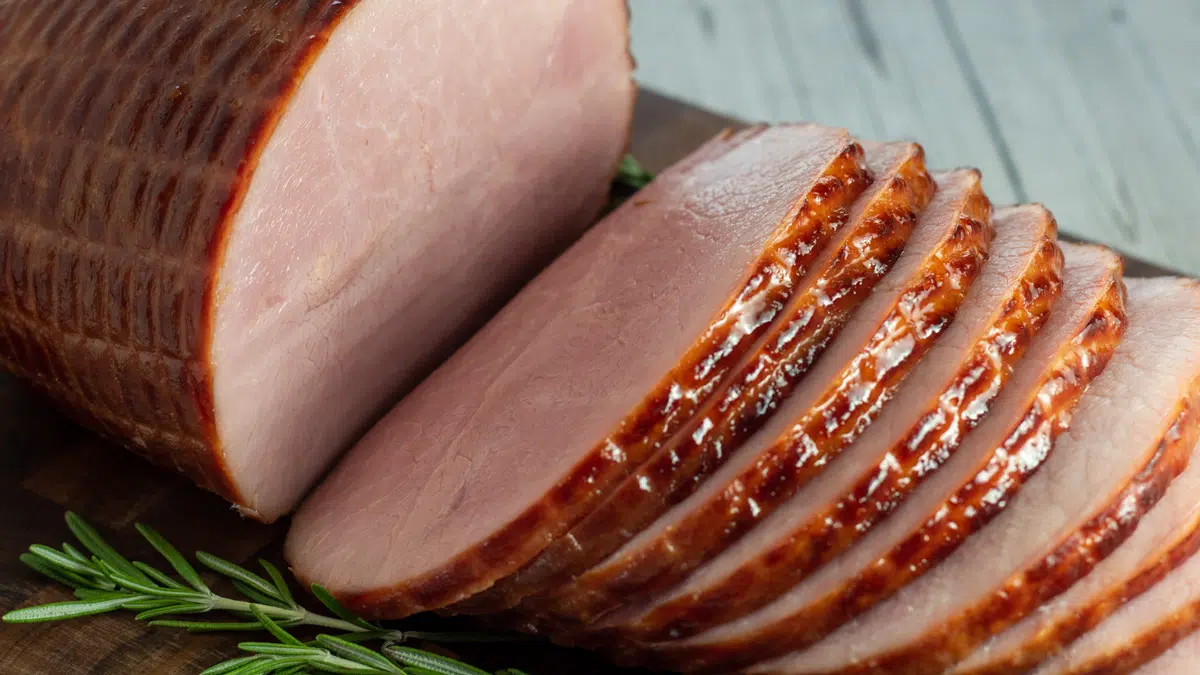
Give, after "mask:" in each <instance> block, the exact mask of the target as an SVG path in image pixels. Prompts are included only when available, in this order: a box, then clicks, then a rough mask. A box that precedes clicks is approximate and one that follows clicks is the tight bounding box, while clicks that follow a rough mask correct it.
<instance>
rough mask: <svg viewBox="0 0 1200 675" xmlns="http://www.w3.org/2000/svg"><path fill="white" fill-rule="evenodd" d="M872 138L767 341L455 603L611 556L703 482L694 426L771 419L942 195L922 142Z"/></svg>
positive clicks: (718, 432)
mask: <svg viewBox="0 0 1200 675" xmlns="http://www.w3.org/2000/svg"><path fill="white" fill-rule="evenodd" d="M865 147H866V151H867V164H868V168H869V169H870V170H871V173H872V175H873V176H874V179H875V182H874V183H873V184H872V186H871V187H870V189H868V190H867V191H866V192H864V193H863V194H862V195H861V196H860V197H859V199H858V200H857V201H856V202H855V203H854V207H853V209H852V210H851V214H850V218H849V222H848V223H847V224H846V225H845V226H844V227H843V228H842V231H841V232H839V233H838V235H837V238H836V240H835V241H833V242H831V244H830V245H829V246H828V247H827V250H826V251H825V252H824V253H823V254H822V255H821V257H820V258H818V260H817V261H816V262H815V263H814V264H813V267H812V270H811V271H810V272H809V274H808V275H807V276H806V277H805V278H804V279H803V280H802V281H801V282H800V284H799V286H798V288H797V290H796V292H795V294H794V296H793V297H792V299H791V301H790V302H789V303H788V305H787V307H786V308H785V309H783V310H782V311H781V312H780V315H779V318H778V319H776V320H775V323H774V325H773V326H772V327H771V331H770V333H768V334H767V336H766V337H765V338H764V339H763V342H762V344H761V345H760V346H759V347H758V348H757V349H756V350H754V351H753V352H752V353H751V354H750V355H748V357H747V359H746V360H745V362H744V363H742V364H741V365H739V366H738V368H737V369H736V370H735V372H734V373H733V375H732V376H731V377H730V378H729V380H728V381H727V382H726V383H725V384H724V385H723V386H722V388H721V390H720V391H717V392H716V393H715V394H714V395H713V396H712V397H711V399H710V401H709V403H708V405H707V406H705V408H703V409H701V410H700V411H699V412H698V413H697V415H696V418H695V419H694V420H693V421H692V422H691V423H690V424H689V425H688V426H687V427H685V428H684V429H683V430H681V431H680V432H679V433H678V434H677V435H676V437H675V438H674V439H672V440H670V441H667V442H666V443H665V444H663V445H662V447H660V448H658V449H657V450H656V451H655V452H654V454H653V455H652V456H651V457H650V458H649V459H648V460H647V461H646V462H645V463H644V464H643V465H642V466H641V467H639V468H638V470H637V471H635V472H634V473H633V474H632V475H630V476H629V477H627V478H626V479H625V480H624V482H623V483H622V484H621V486H620V487H619V488H618V489H617V490H616V491H614V492H613V494H611V495H609V496H608V498H607V499H606V500H605V501H604V502H603V503H601V504H600V505H599V506H597V507H596V509H595V510H593V511H592V512H591V513H590V514H588V516H587V517H586V518H584V519H583V520H581V521H580V522H579V523H578V524H577V525H576V526H575V527H573V528H571V530H570V531H569V532H568V533H567V534H566V535H564V536H562V537H559V538H558V539H557V540H556V541H555V542H554V543H553V544H551V545H550V546H547V547H546V549H545V550H544V551H542V552H541V553H540V554H539V555H538V556H537V557H536V558H534V559H533V560H532V561H530V563H529V564H527V565H526V566H525V567H524V568H522V569H521V570H520V571H519V572H517V573H516V574H514V575H512V576H510V577H508V578H506V579H503V580H501V581H500V582H498V583H497V584H496V585H495V586H493V587H492V588H490V589H488V590H487V591H484V592H483V593H480V594H477V595H475V596H473V597H471V598H468V599H467V600H466V601H464V602H462V603H459V604H458V605H455V606H453V607H451V608H450V609H451V611H456V612H469V613H480V612H491V611H495V610H497V609H506V608H508V607H511V606H513V605H515V604H516V603H517V602H519V601H520V600H521V599H522V598H524V597H526V596H528V595H531V594H532V593H534V592H536V591H539V590H548V589H553V588H555V587H556V586H557V585H559V584H561V583H563V582H565V581H569V580H570V579H571V578H572V577H573V576H574V575H576V574H579V573H581V572H583V571H585V570H586V569H587V568H588V567H591V566H592V565H594V564H596V563H598V562H600V561H602V560H603V559H604V558H605V557H606V556H607V555H609V554H611V553H612V552H613V551H615V550H616V549H617V548H619V547H620V546H621V545H622V544H624V543H625V542H626V541H628V540H629V538H630V537H632V536H633V535H634V534H636V533H637V532H638V531H640V530H641V529H642V528H644V527H645V526H646V525H647V524H649V523H650V522H652V521H653V520H654V518H655V517H657V516H658V515H659V514H661V513H662V511H663V510H665V509H666V508H667V506H669V505H670V504H671V503H674V502H676V501H679V500H680V499H682V498H683V497H684V496H686V494H685V491H686V490H688V489H691V488H693V487H694V486H695V485H696V484H697V483H698V480H696V479H695V478H692V477H690V476H688V474H687V471H688V469H689V468H690V467H692V466H693V465H694V464H696V461H698V455H699V453H698V452H696V450H697V446H700V447H703V445H700V443H699V442H697V443H691V444H689V443H688V442H687V441H688V439H689V438H690V437H691V436H692V435H693V434H697V433H700V430H702V429H707V430H708V431H707V432H704V433H703V440H702V443H703V444H705V445H717V444H719V447H720V448H721V453H722V455H723V456H729V455H732V454H733V453H734V452H736V450H737V448H738V446H739V445H740V443H741V442H742V440H743V439H745V438H748V437H749V436H751V435H752V434H753V433H754V432H755V431H756V430H757V429H759V428H760V427H761V426H762V424H763V423H765V421H766V420H767V419H769V417H770V415H771V414H772V413H773V412H774V411H775V409H776V407H777V406H775V405H773V403H775V402H776V401H779V400H782V399H784V398H786V397H787V395H789V394H790V393H791V391H792V389H793V388H794V387H795V386H796V385H797V384H798V383H799V382H801V381H802V380H803V379H805V377H806V376H807V375H808V373H809V371H810V369H811V368H812V365H813V363H814V361H815V360H816V359H818V358H819V357H820V355H821V354H822V353H823V351H824V349H825V348H826V346H827V345H828V344H829V342H830V341H831V340H832V339H834V337H835V336H836V335H837V334H838V333H839V331H840V329H841V327H842V326H843V325H844V324H845V323H846V321H847V320H848V319H849V317H850V316H852V315H853V313H854V312H855V310H856V308H857V307H858V305H859V304H860V303H861V302H863V301H864V300H865V299H866V298H867V297H869V296H870V294H871V292H872V290H873V289H875V288H876V286H877V284H878V283H879V282H880V280H881V279H883V278H884V275H886V274H887V273H888V271H889V270H891V268H892V266H893V264H895V262H896V260H897V258H899V257H900V255H901V252H902V251H903V250H904V248H905V244H906V242H907V241H908V238H909V235H910V234H911V233H912V230H913V227H914V225H915V224H916V221H917V217H918V214H919V213H920V212H921V211H922V210H923V209H924V208H925V206H926V205H927V204H928V203H929V200H930V199H931V198H932V196H933V192H934V183H933V179H932V178H931V177H930V176H929V174H928V173H927V172H926V171H925V163H924V153H923V151H922V150H921V148H920V146H918V145H915V144H912V143H894V144H872V143H866V144H865ZM915 245H919V242H918V243H917V244H915ZM681 446H682V447H681ZM716 463H717V462H716V461H711V462H709V463H708V464H709V466H714V465H715V464H716ZM714 468H715V466H714ZM710 470H711V469H710ZM676 477H682V478H678V479H677V478H676Z"/></svg>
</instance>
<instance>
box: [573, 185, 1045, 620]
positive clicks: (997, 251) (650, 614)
mask: <svg viewBox="0 0 1200 675" xmlns="http://www.w3.org/2000/svg"><path fill="white" fill-rule="evenodd" d="M994 220H995V227H996V232H997V235H996V239H995V241H994V242H993V243H992V255H991V257H990V258H989V260H988V263H987V265H986V266H985V267H984V269H983V272H982V274H981V275H980V277H979V279H978V280H976V282H975V284H974V285H973V286H972V288H971V291H970V293H969V294H968V295H967V299H966V301H965V302H964V305H963V308H962V309H961V310H960V311H959V314H958V317H957V318H956V319H955V321H954V323H953V324H951V326H950V328H949V329H948V330H947V331H946V335H945V336H944V337H942V338H941V340H939V341H938V343H937V344H936V345H934V347H933V349H931V350H930V351H929V354H927V355H926V356H925V358H924V359H922V360H921V363H920V364H919V365H918V366H917V367H916V368H915V369H914V370H913V372H912V374H911V375H910V376H909V378H908V380H907V381H906V382H905V384H904V385H903V386H902V387H901V388H900V389H899V390H898V392H897V394H896V400H895V401H894V402H892V403H890V404H888V405H887V406H886V407H885V408H884V409H883V412H882V413H881V414H880V416H879V418H878V419H877V420H876V421H874V422H873V423H872V424H871V426H870V427H868V428H867V430H866V432H865V433H864V434H863V435H862V436H861V437H860V438H859V439H858V440H857V441H854V443H853V444H851V445H850V447H849V448H847V449H846V451H845V453H844V454H843V456H842V457H839V458H838V459H836V460H834V462H833V463H832V464H831V466H830V467H829V469H828V470H827V471H826V473H825V474H824V475H822V477H821V478H820V480H818V481H816V482H814V483H813V485H812V486H811V487H809V488H807V489H805V490H802V491H800V492H799V493H798V494H797V495H796V496H795V497H793V498H792V500H791V501H790V502H789V503H787V504H786V505H785V506H784V507H783V508H781V509H780V510H778V511H777V512H775V513H774V514H773V515H771V516H770V517H769V518H767V519H766V520H765V521H764V522H763V523H762V524H760V525H759V526H758V527H756V528H755V529H754V530H753V531H752V532H751V533H750V534H748V535H747V536H746V537H744V538H743V539H741V540H740V541H739V542H738V543H737V544H736V545H735V546H733V547H731V548H730V549H729V550H728V551H726V552H725V553H723V554H721V555H720V556H718V557H717V558H715V559H714V560H712V561H711V562H710V563H708V564H707V565H705V566H704V567H701V568H700V569H698V570H697V571H696V572H695V573H694V574H693V575H692V576H691V577H689V578H688V579H687V580H686V581H685V582H683V583H681V584H680V585H678V586H677V587H675V588H673V589H671V590H670V591H669V592H668V593H666V594H664V595H663V596H662V597H659V598H655V599H653V600H651V601H649V602H647V603H643V604H640V605H635V606H633V607H631V608H630V609H629V610H626V611H622V612H619V613H617V614H616V615H614V616H609V617H605V618H604V619H603V620H602V621H600V622H598V623H597V625H596V626H595V627H594V628H592V630H600V631H604V630H607V631H612V632H615V633H617V634H619V635H620V636H621V637H622V638H624V639H631V640H639V641H646V642H652V641H657V640H668V639H680V638H684V637H688V636H690V635H694V634H696V633H699V632H701V631H703V630H706V629H708V628H712V627H714V626H716V625H719V624H721V623H726V622H728V621H731V620H733V619H736V618H738V617H739V616H742V615H744V614H747V613H749V612H751V611H754V610H755V609H758V608H759V607H761V606H763V605H765V604H768V603H769V602H771V601H772V600H773V599H774V598H775V597H776V596H778V595H779V594H780V593H782V592H784V591H786V590H787V589H788V588H790V587H791V586H794V585H795V584H796V583H798V582H799V581H800V580H801V579H803V578H804V577H806V576H808V575H809V574H811V573H812V572H813V571H814V570H815V569H817V568H818V567H820V566H821V565H822V564H824V563H826V562H828V561H829V560H831V559H832V558H834V557H835V556H837V555H838V554H839V553H841V552H842V551H843V550H845V549H846V548H848V547H850V546H851V545H852V544H853V543H854V542H855V541H857V540H858V539H860V538H861V537H863V536H865V535H866V533H867V532H868V531H870V529H871V527H873V525H874V524H876V523H878V522H880V521H881V520H883V519H884V518H886V516H887V515H888V513H889V512H890V511H892V510H894V509H895V508H896V507H898V506H899V504H900V503H901V502H902V501H903V500H904V499H905V498H906V497H907V495H908V494H909V493H910V492H911V491H912V490H915V489H917V488H918V486H920V485H921V484H922V482H923V479H924V478H925V477H926V476H929V475H932V473H933V472H934V471H936V470H937V468H938V467H939V466H940V465H941V464H943V463H944V462H945V460H946V459H948V458H949V456H950V455H951V454H952V453H953V452H954V451H955V450H956V449H957V448H958V445H959V443H961V442H962V440H963V439H964V438H965V437H966V436H967V434H968V433H969V432H970V430H971V429H973V428H974V427H975V425H976V424H978V423H979V422H980V421H981V420H982V419H983V418H984V416H985V415H986V414H987V412H988V410H989V409H990V407H991V404H992V402H993V401H994V400H995V398H996V397H997V396H998V395H999V394H1000V391H1001V390H1002V388H1003V387H1004V385H1005V384H1006V383H1007V381H1008V378H1009V377H1010V376H1011V375H1012V371H1013V367H1014V366H1015V365H1016V363H1017V362H1018V361H1019V360H1020V358H1021V357H1022V356H1023V355H1024V354H1025V351H1026V348H1027V347H1028V345H1029V344H1030V342H1031V341H1032V340H1033V339H1034V336H1035V335H1036V334H1037V332H1038V331H1039V330H1040V329H1041V327H1042V325H1044V323H1045V322H1046V321H1047V320H1048V319H1049V318H1050V315H1051V311H1052V309H1053V307H1054V304H1055V301H1056V300H1057V299H1058V297H1059V294H1060V292H1061V290H1062V272H1063V254H1062V252H1061V250H1060V249H1059V248H1058V245H1057V243H1056V234H1057V228H1056V226H1055V222H1054V218H1053V217H1052V216H1051V215H1050V213H1049V212H1048V211H1046V210H1045V209H1043V208H1041V207H1037V206H1020V207H1008V208H1004V209H998V210H997V211H996V213H995V215H994Z"/></svg>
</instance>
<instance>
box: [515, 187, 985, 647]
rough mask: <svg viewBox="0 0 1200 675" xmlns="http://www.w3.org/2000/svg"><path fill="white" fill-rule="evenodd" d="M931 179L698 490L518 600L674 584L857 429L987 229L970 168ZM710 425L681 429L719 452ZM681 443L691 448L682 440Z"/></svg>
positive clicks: (887, 392)
mask: <svg viewBox="0 0 1200 675" xmlns="http://www.w3.org/2000/svg"><path fill="white" fill-rule="evenodd" d="M935 179H936V181H937V184H938V192H937V193H935V195H934V197H933V201H932V202H931V203H930V205H929V207H928V208H927V209H926V210H925V212H924V213H923V214H922V216H921V219H920V221H919V222H918V223H917V227H916V230H915V231H914V233H913V234H912V236H911V238H910V242H912V243H911V244H910V245H909V246H908V247H906V248H905V252H904V254H903V255H902V258H901V260H900V261H899V262H898V263H897V266H896V269H895V270H893V273H892V274H890V275H889V276H888V277H887V278H886V281H885V283H884V284H883V285H882V286H881V287H879V288H878V289H877V290H876V292H875V293H874V294H873V295H872V298H871V301H870V302H869V303H868V304H867V305H865V306H864V307H863V308H862V311H860V312H858V313H856V314H855V316H854V317H853V319H852V320H851V325H848V326H847V327H846V328H845V329H844V330H843V332H842V333H841V334H839V336H838V337H837V339H835V340H834V342H833V344H832V345H831V346H830V348H829V350H828V351H827V352H826V353H825V354H824V355H823V356H822V358H821V359H820V360H819V361H818V363H817V367H816V368H815V369H814V370H813V371H812V372H811V374H810V375H809V376H808V377H806V378H805V379H804V380H803V381H802V383H801V385H800V386H799V387H797V388H796V390H795V391H794V392H793V393H792V395H791V396H790V397H789V398H787V399H785V400H783V401H782V402H779V404H778V405H779V410H778V411H777V412H776V413H775V414H774V416H773V417H772V421H771V422H769V423H768V424H767V425H766V426H765V427H764V428H763V429H762V430H761V431H760V432H759V433H758V435H756V436H755V437H754V438H753V439H752V440H751V442H750V443H748V444H746V445H745V446H744V447H742V448H741V449H735V450H734V451H732V452H731V455H732V457H731V458H730V461H729V462H728V463H727V464H725V465H724V466H722V467H721V468H720V469H719V470H717V471H716V472H715V473H714V474H713V475H712V476H711V477H709V478H707V480H705V482H704V483H702V484H701V485H700V487H699V489H698V490H697V491H696V492H695V493H694V494H692V495H691V496H689V497H688V498H687V499H685V500H684V501H682V502H680V503H679V504H678V505H676V506H674V507H673V508H671V509H670V510H668V511H666V512H665V513H664V514H663V515H662V517H660V518H659V519H658V520H656V521H654V522H653V524H651V525H650V526H649V527H648V528H646V529H644V530H642V531H641V532H640V533H639V534H638V535H637V536H636V537H635V538H633V539H632V540H630V542H629V543H628V544H626V545H625V546H624V547H622V548H621V549H620V550H618V551H616V552H615V553H613V554H612V555H611V556H609V558H607V559H606V560H604V561H603V562H601V563H600V564H599V565H597V566H595V567H593V568H592V569H590V570H588V571H587V572H585V573H584V574H582V575H580V576H579V577H577V578H576V579H575V580H573V581H571V582H570V583H567V584H564V585H563V586H562V587H561V588H560V589H558V590H556V591H555V592H554V593H553V594H552V595H550V596H549V597H546V598H530V599H527V600H526V601H525V602H524V603H523V604H522V606H521V609H522V610H523V611H527V612H530V613H533V614H547V615H550V616H551V617H564V618H565V619H567V620H569V621H581V622H583V623H589V622H591V621H593V620H594V619H595V618H597V617H599V616H601V615H602V614H604V613H606V612H608V611H611V610H613V609H615V608H617V607H619V606H620V605H621V603H623V602H627V601H630V600H634V599H636V598H638V597H643V596H644V595H646V594H649V593H653V592H654V591H655V590H656V589H657V588H660V587H662V586H663V585H664V584H665V585H670V584H671V582H672V581H675V580H678V579H680V578H682V576H683V575H685V574H686V573H687V572H688V571H689V570H691V569H694V568H695V567H696V566H697V565H699V564H701V563H702V562H703V561H704V560H705V558H707V557H708V556H710V555H715V554H716V553H718V552H719V551H720V550H721V549H722V548H723V547H725V546H727V545H729V544H730V543H732V542H733V541H735V540H736V538H737V537H738V536H740V535H741V534H743V533H744V532H746V531H749V530H750V529H751V528H753V527H754V526H755V525H756V524H757V523H758V522H759V521H760V520H761V519H763V518H766V517H767V516H768V515H769V514H770V513H771V512H772V511H773V510H774V508H775V507H776V506H777V505H778V504H780V503H783V502H784V501H786V500H787V499H788V497H789V496H790V495H791V494H794V492H795V491H796V490H797V489H799V488H800V487H802V486H803V485H805V484H807V483H808V481H810V480H812V479H813V478H814V477H816V476H817V475H819V474H820V473H821V472H822V471H823V469H824V468H825V467H826V466H827V465H828V462H829V461H831V460H832V459H833V458H834V457H836V456H837V455H838V454H839V453H840V452H841V450H842V449H843V448H845V447H846V446H847V445H848V444H849V443H850V442H852V441H853V440H854V439H855V438H856V437H857V436H858V435H859V434H861V433H862V431H863V429H865V428H866V427H867V425H868V424H869V423H870V421H871V420H872V419H873V418H874V417H875V416H876V415H877V414H878V411H879V410H880V408H881V407H882V406H883V405H884V404H885V403H886V402H887V401H888V400H889V399H890V398H891V396H892V394H893V393H894V392H895V390H896V388H897V387H898V386H899V385H900V383H901V382H903V381H904V379H905V378H906V377H907V375H908V374H909V372H910V371H911V370H912V368H913V367H915V365H916V364H917V363H918V362H919V361H920V359H921V357H922V356H924V354H925V353H926V352H928V350H929V349H930V348H931V347H932V346H933V344H934V343H935V342H936V341H937V340H938V338H939V337H941V335H942V334H943V333H944V332H945V329H946V327H947V326H948V325H949V324H950V322H951V321H952V320H953V318H954V316H955V314H956V313H957V312H958V310H959V308H960V307H961V305H962V302H963V300H964V298H965V297H966V294H967V292H968V290H969V289H970V288H971V286H972V284H973V283H974V281H975V280H976V278H977V277H978V275H979V273H980V270H981V269H982V268H983V266H984V261H985V260H986V257H987V252H988V248H989V246H990V243H991V240H992V238H993V236H994V230H993V229H992V224H991V204H990V203H989V202H988V200H987V197H986V196H985V195H984V194H983V190H982V188H981V186H980V176H979V173H978V172H976V171H973V170H968V171H959V172H954V173H948V174H941V175H939V176H936V177H935ZM906 258H907V259H906ZM710 433H711V431H710V430H707V429H701V430H699V433H694V434H693V435H692V436H690V437H687V438H685V439H684V440H685V442H688V441H691V442H692V443H693V444H695V445H700V446H701V452H703V453H708V454H713V455H715V456H716V457H718V458H720V457H721V453H722V452H723V451H724V450H725V449H724V448H723V447H722V446H721V445H719V444H714V445H711V446H710V445H708V444H707V437H708V436H707V434H710ZM760 439H762V440H761V442H760ZM677 452H678V453H679V454H681V455H682V454H684V453H690V452H692V451H691V450H690V449H689V448H688V447H687V446H684V448H682V449H680V450H677ZM709 463H715V462H714V461H713V460H709ZM703 476H704V474H703V472H702V473H700V474H699V475H697V477H696V478H695V480H699V479H700V478H702V477H703ZM684 477H685V479H687V478H690V477H689V476H686V475H685V476H684ZM537 630H545V627H544V625H543V626H542V627H539V628H537ZM553 632H559V631H558V630H557V629H553Z"/></svg>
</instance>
